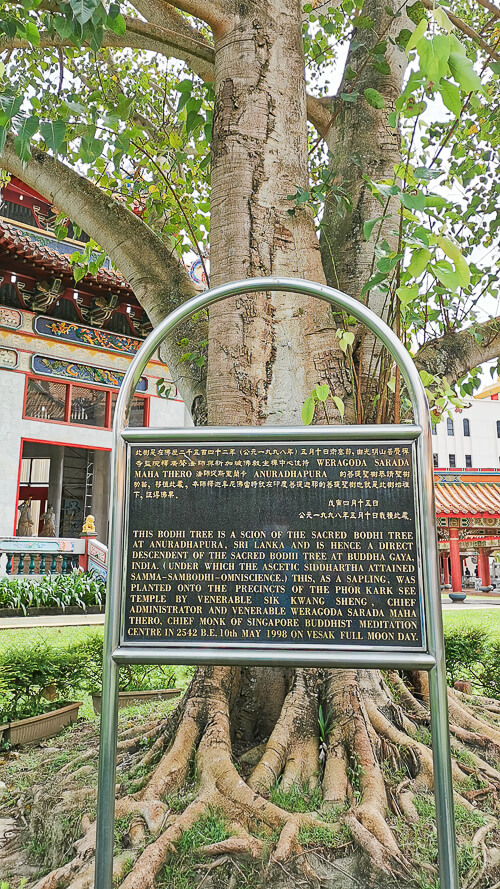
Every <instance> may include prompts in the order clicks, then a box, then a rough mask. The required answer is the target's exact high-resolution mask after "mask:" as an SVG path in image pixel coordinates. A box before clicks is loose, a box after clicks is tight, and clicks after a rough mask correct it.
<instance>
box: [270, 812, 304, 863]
mask: <svg viewBox="0 0 500 889" xmlns="http://www.w3.org/2000/svg"><path fill="white" fill-rule="evenodd" d="M298 833H299V824H298V822H297V821H295V820H294V819H293V818H290V820H289V821H287V822H286V823H285V825H284V827H283V830H282V831H281V834H280V838H279V840H278V843H277V845H276V849H275V850H274V853H273V856H272V858H273V861H286V860H287V859H288V858H291V857H292V855H293V854H294V853H296V852H297V851H298V849H299V843H298V840H297V836H298Z"/></svg>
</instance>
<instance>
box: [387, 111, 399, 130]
mask: <svg viewBox="0 0 500 889" xmlns="http://www.w3.org/2000/svg"><path fill="white" fill-rule="evenodd" d="M387 123H388V124H389V126H390V127H393V128H395V127H397V125H398V112H397V111H391V112H390V114H388V115H387Z"/></svg>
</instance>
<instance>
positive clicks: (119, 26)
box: [107, 13, 127, 37]
mask: <svg viewBox="0 0 500 889" xmlns="http://www.w3.org/2000/svg"><path fill="white" fill-rule="evenodd" d="M107 25H108V28H109V29H110V30H111V31H114V33H115V34H118V36H119V37H123V35H124V34H125V32H126V30H127V25H126V22H125V19H124V18H123V16H122V14H121V13H118V15H117V16H116V17H115V18H110V16H108V21H107Z"/></svg>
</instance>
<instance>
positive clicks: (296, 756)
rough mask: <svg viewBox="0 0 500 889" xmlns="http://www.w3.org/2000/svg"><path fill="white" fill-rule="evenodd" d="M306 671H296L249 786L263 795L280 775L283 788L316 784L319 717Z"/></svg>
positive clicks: (249, 780)
mask: <svg viewBox="0 0 500 889" xmlns="http://www.w3.org/2000/svg"><path fill="white" fill-rule="evenodd" d="M307 676H308V674H307V671H305V670H297V671H296V674H295V681H294V683H293V685H292V688H291V689H290V691H289V692H288V695H287V696H286V698H285V702H284V704H283V708H282V711H281V715H280V718H279V720H278V722H277V723H276V726H275V728H274V731H273V732H272V734H271V737H270V738H269V741H268V742H267V746H266V749H265V751H264V754H263V756H262V758H261V760H260V762H259V764H258V765H257V767H256V768H255V769H254V771H253V772H252V774H251V775H250V778H249V779H248V784H249V786H250V787H252V788H253V789H254V790H258V791H260V792H265V791H266V790H269V788H270V787H272V785H273V784H274V783H275V782H276V781H277V780H278V778H279V777H280V775H281V773H282V772H283V778H282V788H283V790H288V789H290V787H291V786H292V785H293V784H304V783H308V784H309V786H310V789H312V785H314V784H315V783H316V778H315V776H316V775H317V773H318V728H317V726H318V715H317V704H316V701H315V698H314V690H315V689H311V687H310V683H309V684H308V682H307Z"/></svg>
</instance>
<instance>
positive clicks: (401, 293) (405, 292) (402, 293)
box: [396, 284, 418, 309]
mask: <svg viewBox="0 0 500 889" xmlns="http://www.w3.org/2000/svg"><path fill="white" fill-rule="evenodd" d="M396 294H397V296H398V298H399V301H400V303H401V307H402V308H403V309H406V307H407V305H408V303H410V302H412V301H413V300H414V299H416V298H417V297H418V284H412V285H411V286H410V287H398V289H397V290H396Z"/></svg>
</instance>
